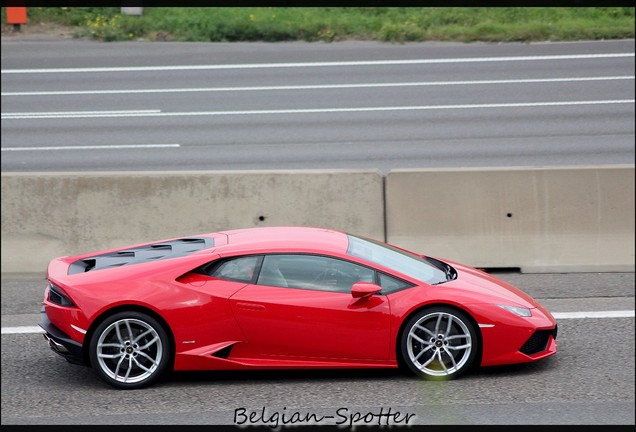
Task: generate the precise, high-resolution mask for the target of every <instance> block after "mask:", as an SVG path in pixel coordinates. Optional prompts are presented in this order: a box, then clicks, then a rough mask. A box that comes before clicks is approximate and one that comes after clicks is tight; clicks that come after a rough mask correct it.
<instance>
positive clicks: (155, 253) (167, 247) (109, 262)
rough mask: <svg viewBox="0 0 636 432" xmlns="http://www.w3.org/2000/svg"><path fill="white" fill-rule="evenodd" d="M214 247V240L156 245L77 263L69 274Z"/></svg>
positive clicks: (198, 239) (174, 241)
mask: <svg viewBox="0 0 636 432" xmlns="http://www.w3.org/2000/svg"><path fill="white" fill-rule="evenodd" d="M212 246H214V239H213V238H207V237H206V238H183V239H178V240H172V241H168V242H161V243H154V244H149V245H146V246H140V247H136V248H127V249H122V250H119V251H116V252H111V253H106V254H101V255H95V256H92V257H89V258H84V259H81V260H78V261H75V262H74V263H73V264H71V265H70V267H69V269H68V274H76V273H86V272H89V271H95V270H101V269H107V268H113V267H120V266H124V265H130V264H139V263H144V262H148V261H156V260H162V259H168V258H176V257H180V256H184V255H188V254H191V253H193V252H197V251H200V250H202V249H207V248H210V247H212Z"/></svg>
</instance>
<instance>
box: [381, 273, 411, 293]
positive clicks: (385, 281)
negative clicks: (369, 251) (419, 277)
mask: <svg viewBox="0 0 636 432" xmlns="http://www.w3.org/2000/svg"><path fill="white" fill-rule="evenodd" d="M378 275H379V276H380V286H381V287H382V294H390V293H392V292H395V291H399V290H401V289H404V288H410V287H412V286H413V284H410V283H408V282H405V281H403V280H402V279H398V278H394V277H393V276H389V275H387V274H384V273H378Z"/></svg>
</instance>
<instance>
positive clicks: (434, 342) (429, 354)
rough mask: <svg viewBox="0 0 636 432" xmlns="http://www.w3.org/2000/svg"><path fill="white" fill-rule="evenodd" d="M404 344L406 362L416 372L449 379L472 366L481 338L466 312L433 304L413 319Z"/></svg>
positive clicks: (423, 376) (404, 337) (401, 342)
mask: <svg viewBox="0 0 636 432" xmlns="http://www.w3.org/2000/svg"><path fill="white" fill-rule="evenodd" d="M400 348H401V351H402V358H403V359H404V362H405V363H406V365H407V366H408V367H409V369H410V370H411V371H413V372H414V373H415V374H417V375H418V376H420V377H422V378H425V379H430V380H448V379H453V378H456V377H458V376H460V375H461V374H463V373H464V372H466V371H467V370H468V369H470V368H471V366H472V365H473V363H474V361H475V358H476V356H477V351H478V350H479V341H478V338H477V333H476V330H475V326H474V324H473V323H472V321H470V320H469V319H468V317H467V316H466V315H465V314H464V313H462V312H460V311H458V310H455V309H452V308H448V307H431V308H427V309H424V310H422V311H420V312H418V313H416V314H415V315H414V316H413V317H411V319H409V321H408V322H407V324H406V326H405V328H404V332H403V333H402V337H401V341H400Z"/></svg>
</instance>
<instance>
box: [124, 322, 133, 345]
mask: <svg viewBox="0 0 636 432" xmlns="http://www.w3.org/2000/svg"><path fill="white" fill-rule="evenodd" d="M124 322H125V323H126V330H128V340H132V338H133V333H132V329H131V328H130V320H126V321H124Z"/></svg>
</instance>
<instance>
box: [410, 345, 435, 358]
mask: <svg viewBox="0 0 636 432" xmlns="http://www.w3.org/2000/svg"><path fill="white" fill-rule="evenodd" d="M431 348H433V345H429V346H427V347H426V348H424V349H423V350H421V351H420V352H419V353H418V354H417V355H416V356H415V358H414V359H413V360H417V359H419V358H420V356H421V355H422V354H424V353H425V352H426V351H430V350H431Z"/></svg>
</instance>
